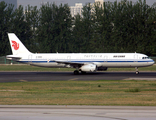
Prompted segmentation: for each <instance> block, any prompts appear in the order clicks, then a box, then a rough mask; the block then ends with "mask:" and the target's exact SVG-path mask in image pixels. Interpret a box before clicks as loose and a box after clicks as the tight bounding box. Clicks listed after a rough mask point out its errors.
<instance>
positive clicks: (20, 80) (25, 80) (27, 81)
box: [19, 80, 28, 82]
mask: <svg viewBox="0 0 156 120" xmlns="http://www.w3.org/2000/svg"><path fill="white" fill-rule="evenodd" d="M19 81H20V82H28V81H27V80H19Z"/></svg>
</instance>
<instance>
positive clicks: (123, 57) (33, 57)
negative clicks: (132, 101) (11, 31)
mask: <svg viewBox="0 0 156 120" xmlns="http://www.w3.org/2000/svg"><path fill="white" fill-rule="evenodd" d="M19 56H21V59H20V60H18V61H19V62H21V63H26V64H30V65H34V66H40V67H70V66H68V64H63V63H58V62H56V61H58V60H59V61H64V62H69V63H72V62H73V63H84V64H94V65H96V66H97V67H108V68H109V67H111V68H116V67H119V68H120V67H125V68H129V67H146V66H150V65H153V64H154V61H153V60H152V59H150V58H148V56H146V55H144V54H139V53H54V54H45V53H44V54H42V53H41V54H32V53H31V54H25V55H19Z"/></svg>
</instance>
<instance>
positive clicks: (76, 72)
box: [74, 70, 86, 75]
mask: <svg viewBox="0 0 156 120" xmlns="http://www.w3.org/2000/svg"><path fill="white" fill-rule="evenodd" d="M78 74H79V71H78V70H75V71H74V75H78ZM81 74H86V72H83V71H81Z"/></svg>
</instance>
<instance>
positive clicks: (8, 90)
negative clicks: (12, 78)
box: [0, 90, 24, 92]
mask: <svg viewBox="0 0 156 120" xmlns="http://www.w3.org/2000/svg"><path fill="white" fill-rule="evenodd" d="M0 91H1V92H24V90H0Z"/></svg>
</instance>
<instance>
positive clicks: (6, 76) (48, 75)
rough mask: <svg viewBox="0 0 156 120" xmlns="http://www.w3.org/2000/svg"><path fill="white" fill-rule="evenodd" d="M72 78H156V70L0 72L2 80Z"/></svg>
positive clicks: (69, 79) (20, 80)
mask: <svg viewBox="0 0 156 120" xmlns="http://www.w3.org/2000/svg"><path fill="white" fill-rule="evenodd" d="M57 80H59V81H61V80H62V81H64V80H65V81H72V80H85V81H87V80H156V72H140V74H139V75H136V74H135V72H96V73H87V74H79V75H74V74H73V72H0V82H26V81H57Z"/></svg>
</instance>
